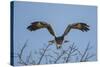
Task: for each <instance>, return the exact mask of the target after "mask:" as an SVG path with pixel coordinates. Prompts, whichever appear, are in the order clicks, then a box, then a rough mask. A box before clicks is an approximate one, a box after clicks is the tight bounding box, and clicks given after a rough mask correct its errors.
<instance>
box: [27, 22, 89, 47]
mask: <svg viewBox="0 0 100 67" xmlns="http://www.w3.org/2000/svg"><path fill="white" fill-rule="evenodd" d="M42 28H46V29H47V30H48V31H49V33H50V34H51V35H52V36H54V40H51V41H49V43H51V44H52V43H56V46H57V48H60V47H61V45H62V43H63V42H68V41H64V37H65V36H66V35H67V34H68V33H69V32H70V30H71V29H77V30H81V31H82V32H87V31H88V30H89V25H87V24H86V23H82V22H78V23H73V24H69V25H68V26H67V28H66V29H65V31H64V33H63V34H62V35H61V36H59V37H56V36H55V33H54V31H53V29H52V27H51V25H50V24H48V23H46V22H43V21H35V22H33V23H31V25H29V26H28V27H27V29H28V30H30V31H35V30H38V29H42Z"/></svg>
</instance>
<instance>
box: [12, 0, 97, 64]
mask: <svg viewBox="0 0 100 67" xmlns="http://www.w3.org/2000/svg"><path fill="white" fill-rule="evenodd" d="M34 21H45V22H47V23H49V24H51V25H52V28H53V29H54V31H55V33H56V35H57V36H61V35H62V34H63V32H64V30H65V28H66V27H67V26H68V25H69V24H72V23H77V22H84V23H87V24H88V25H89V26H90V31H88V32H81V31H80V30H71V31H70V33H69V34H68V36H66V37H65V39H66V40H68V41H69V42H68V43H67V44H72V43H75V45H76V46H78V47H79V49H80V50H84V48H85V47H86V45H87V44H88V43H89V42H90V45H91V46H92V47H93V49H92V50H91V52H93V53H95V54H96V49H97V7H96V6H85V5H70V4H51V3H38V2H19V1H16V2H15V3H14V23H13V25H14V44H13V45H14V53H15V54H16V53H17V52H18V51H19V50H20V48H21V47H22V46H23V45H24V43H25V42H26V41H28V42H27V44H28V46H27V50H26V53H25V54H24V55H27V53H28V52H29V51H31V50H32V51H33V52H34V51H36V50H38V49H40V48H41V47H43V44H48V41H49V40H52V39H53V36H52V35H51V34H50V33H49V32H48V31H47V30H46V29H40V30H37V31H35V32H30V31H29V30H27V27H28V26H29V25H30V24H31V23H32V22H34ZM52 49H56V46H55V45H54V46H52ZM92 60H96V57H94V58H93V59H92ZM15 65H17V63H16V59H15Z"/></svg>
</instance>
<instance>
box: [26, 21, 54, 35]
mask: <svg viewBox="0 0 100 67" xmlns="http://www.w3.org/2000/svg"><path fill="white" fill-rule="evenodd" d="M42 28H46V29H47V30H48V31H49V32H50V34H51V35H53V36H55V33H54V31H53V29H52V27H51V25H50V24H48V23H46V22H42V21H36V22H33V23H31V25H29V26H28V27H27V29H28V30H30V31H35V30H38V29H42Z"/></svg>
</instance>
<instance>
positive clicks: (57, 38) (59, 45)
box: [55, 36, 64, 49]
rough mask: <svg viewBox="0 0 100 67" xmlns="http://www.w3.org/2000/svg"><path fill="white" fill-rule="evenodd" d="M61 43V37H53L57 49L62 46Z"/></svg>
mask: <svg viewBox="0 0 100 67" xmlns="http://www.w3.org/2000/svg"><path fill="white" fill-rule="evenodd" d="M63 41H64V37H63V36H60V37H55V42H56V46H57V49H59V48H61V45H62V43H63Z"/></svg>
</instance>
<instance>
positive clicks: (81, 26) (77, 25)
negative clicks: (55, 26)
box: [63, 23, 89, 36]
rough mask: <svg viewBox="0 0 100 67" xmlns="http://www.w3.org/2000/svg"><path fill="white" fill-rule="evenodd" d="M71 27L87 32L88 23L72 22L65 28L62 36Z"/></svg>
mask: <svg viewBox="0 0 100 67" xmlns="http://www.w3.org/2000/svg"><path fill="white" fill-rule="evenodd" d="M71 29H77V30H81V31H82V32H84V31H86V32H87V31H88V30H89V25H87V24H86V23H74V24H70V25H68V27H67V28H66V29H65V31H64V34H63V36H65V35H67V34H68V33H69V32H70V30H71Z"/></svg>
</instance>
